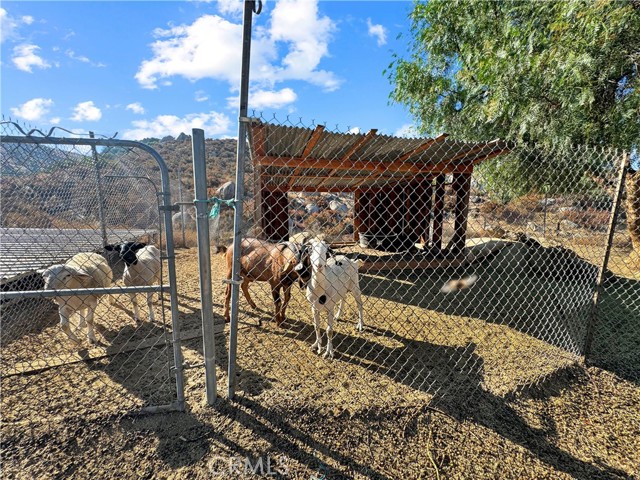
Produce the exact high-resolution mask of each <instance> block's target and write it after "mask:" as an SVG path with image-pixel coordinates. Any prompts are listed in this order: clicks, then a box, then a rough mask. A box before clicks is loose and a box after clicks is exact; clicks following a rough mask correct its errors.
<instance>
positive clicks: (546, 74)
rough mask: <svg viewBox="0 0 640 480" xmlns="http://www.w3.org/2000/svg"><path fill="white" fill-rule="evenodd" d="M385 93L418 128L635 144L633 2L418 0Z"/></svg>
mask: <svg viewBox="0 0 640 480" xmlns="http://www.w3.org/2000/svg"><path fill="white" fill-rule="evenodd" d="M411 21H412V25H411V32H412V36H413V43H412V47H411V51H410V57H409V58H401V57H398V56H396V57H395V58H394V61H393V62H392V64H391V65H390V69H389V71H388V72H389V73H388V76H389V79H390V80H391V82H392V83H393V84H394V90H393V92H392V94H391V98H392V100H394V101H396V102H399V103H403V104H406V105H407V106H408V107H409V109H410V111H411V113H412V114H413V115H414V117H415V118H416V119H417V120H418V124H419V125H418V126H419V128H420V130H421V131H422V132H425V133H430V134H433V133H435V132H440V131H446V132H447V133H449V134H452V135H455V136H458V137H461V138H466V139H470V140H472V139H475V140H488V139H492V138H496V137H501V138H504V139H509V140H516V141H525V142H536V143H537V144H539V145H544V144H547V145H550V144H554V145H559V144H561V145H562V144H564V145H570V144H587V145H608V146H615V147H619V148H623V149H632V148H634V147H637V144H638V138H640V90H639V89H638V87H639V86H640V85H639V83H640V76H639V72H638V68H639V64H640V2H638V1H637V0H618V1H612V0H566V1H544V2H542V1H530V0H514V1H504V0H503V1H501V0H494V1H471V0H429V1H418V2H417V3H416V4H415V6H414V9H413V12H412V14H411Z"/></svg>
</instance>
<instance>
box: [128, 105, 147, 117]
mask: <svg viewBox="0 0 640 480" xmlns="http://www.w3.org/2000/svg"><path fill="white" fill-rule="evenodd" d="M125 108H126V109H127V110H131V111H132V112H133V113H137V114H139V115H143V114H144V107H143V106H142V104H141V103H140V102H135V103H130V104H129V105H127V106H126V107H125Z"/></svg>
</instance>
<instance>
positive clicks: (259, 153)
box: [251, 123, 267, 161]
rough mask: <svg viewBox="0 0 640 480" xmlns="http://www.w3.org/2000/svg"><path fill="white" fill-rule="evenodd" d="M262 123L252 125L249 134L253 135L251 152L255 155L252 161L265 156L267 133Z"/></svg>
mask: <svg viewBox="0 0 640 480" xmlns="http://www.w3.org/2000/svg"><path fill="white" fill-rule="evenodd" d="M266 128H267V127H266V125H265V124H264V123H259V124H253V125H252V126H251V132H252V133H253V150H254V152H255V154H256V158H255V159H254V161H258V160H259V159H260V157H265V156H266V155H267V133H266V131H265V130H266Z"/></svg>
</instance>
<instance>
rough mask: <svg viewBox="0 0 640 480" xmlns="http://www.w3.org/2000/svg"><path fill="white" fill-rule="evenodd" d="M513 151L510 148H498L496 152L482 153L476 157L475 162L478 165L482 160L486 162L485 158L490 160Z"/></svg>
mask: <svg viewBox="0 0 640 480" xmlns="http://www.w3.org/2000/svg"><path fill="white" fill-rule="evenodd" d="M509 152H511V149H510V148H505V149H504V150H496V151H495V152H491V153H488V154H487V155H482V156H481V157H478V158H474V159H473V164H474V165H478V164H479V163H480V162H484V161H485V160H489V159H490V158H493V157H497V156H499V155H504V154H507V153H509Z"/></svg>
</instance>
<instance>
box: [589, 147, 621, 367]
mask: <svg viewBox="0 0 640 480" xmlns="http://www.w3.org/2000/svg"><path fill="white" fill-rule="evenodd" d="M628 169H629V154H628V153H627V152H625V153H624V154H623V155H622V161H621V162H620V170H619V172H618V181H617V183H616V191H615V194H614V197H613V205H612V206H611V216H610V217H609V228H608V231H607V244H606V245H605V249H604V255H603V257H602V263H601V265H600V269H599V271H598V279H597V280H596V287H595V291H594V293H593V299H592V301H591V315H590V316H589V322H588V323H587V332H586V335H585V342H584V361H585V362H587V361H588V359H589V356H590V355H591V347H592V344H593V332H594V330H595V328H596V324H597V323H598V322H597V320H598V306H599V304H600V296H601V295H602V284H603V282H604V276H605V273H606V272H607V265H608V264H609V257H610V256H611V247H612V246H613V236H614V235H615V233H616V220H617V218H618V212H619V210H620V202H621V201H622V191H623V189H624V177H625V176H626V174H627V170H628Z"/></svg>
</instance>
